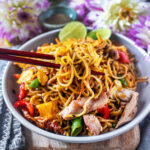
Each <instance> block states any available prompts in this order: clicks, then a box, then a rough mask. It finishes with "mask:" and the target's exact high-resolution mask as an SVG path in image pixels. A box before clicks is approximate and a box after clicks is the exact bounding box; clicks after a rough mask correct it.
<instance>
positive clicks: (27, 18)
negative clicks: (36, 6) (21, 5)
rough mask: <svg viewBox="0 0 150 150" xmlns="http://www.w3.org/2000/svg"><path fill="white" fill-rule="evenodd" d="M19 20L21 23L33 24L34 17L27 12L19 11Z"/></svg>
mask: <svg viewBox="0 0 150 150" xmlns="http://www.w3.org/2000/svg"><path fill="white" fill-rule="evenodd" d="M17 18H18V20H19V21H20V22H31V21H32V16H31V15H30V13H28V12H25V11H19V12H18V13H17Z"/></svg>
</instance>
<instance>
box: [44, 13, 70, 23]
mask: <svg viewBox="0 0 150 150" xmlns="http://www.w3.org/2000/svg"><path fill="white" fill-rule="evenodd" d="M69 21H71V18H70V17H69V16H67V15H65V14H62V13H56V14H53V15H52V16H51V17H50V18H47V19H46V20H45V22H46V23H48V24H64V23H67V22H69Z"/></svg>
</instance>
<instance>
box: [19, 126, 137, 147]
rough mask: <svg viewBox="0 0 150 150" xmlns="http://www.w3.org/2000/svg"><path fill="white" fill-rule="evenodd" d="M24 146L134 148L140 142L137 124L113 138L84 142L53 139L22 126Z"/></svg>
mask: <svg viewBox="0 0 150 150" xmlns="http://www.w3.org/2000/svg"><path fill="white" fill-rule="evenodd" d="M24 135H25V137H26V146H25V147H24V148H23V149H22V150H135V149H136V148H137V146H138V144H139V142H140V130H139V126H136V127H135V128H133V129H131V130H130V131H128V132H126V133H125V134H123V135H120V136H117V137H115V138H113V139H110V140H106V141H102V142H97V143H86V144H71V143H64V142H60V141H55V140H51V139H48V138H46V137H43V136H41V135H38V134H36V133H33V132H31V131H29V130H28V129H26V128H24Z"/></svg>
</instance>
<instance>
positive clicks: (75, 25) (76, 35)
mask: <svg viewBox="0 0 150 150" xmlns="http://www.w3.org/2000/svg"><path fill="white" fill-rule="evenodd" d="M86 35H87V29H86V27H85V25H84V24H82V23H81V22H79V21H72V22H70V23H68V24H66V25H65V26H64V27H63V28H62V30H61V31H60V32H59V35H58V37H59V40H60V41H61V42H64V41H66V40H68V39H70V38H73V39H80V38H85V37H86Z"/></svg>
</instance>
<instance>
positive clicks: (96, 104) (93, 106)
mask: <svg viewBox="0 0 150 150" xmlns="http://www.w3.org/2000/svg"><path fill="white" fill-rule="evenodd" d="M107 103H108V96H107V94H106V92H103V93H102V94H101V95H100V96H99V98H98V99H92V100H91V101H89V103H87V113H88V112H91V111H94V110H97V109H98V108H102V107H103V106H104V105H105V104H107Z"/></svg>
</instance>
